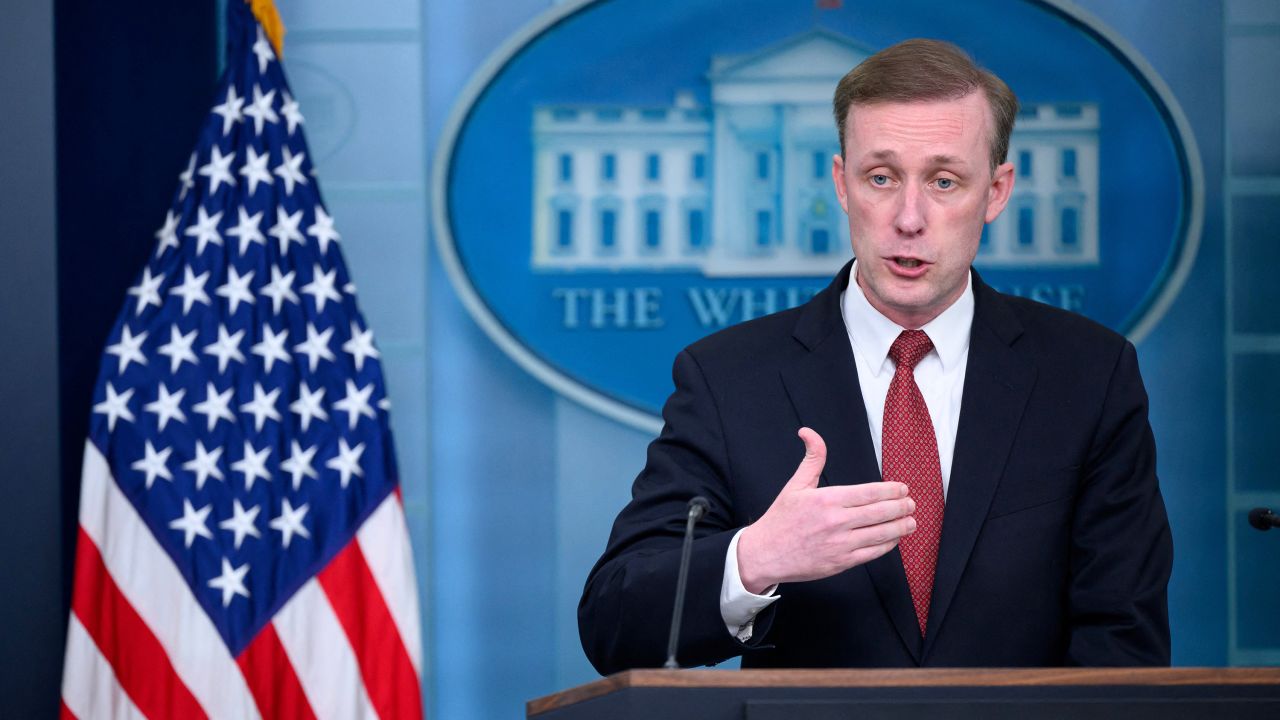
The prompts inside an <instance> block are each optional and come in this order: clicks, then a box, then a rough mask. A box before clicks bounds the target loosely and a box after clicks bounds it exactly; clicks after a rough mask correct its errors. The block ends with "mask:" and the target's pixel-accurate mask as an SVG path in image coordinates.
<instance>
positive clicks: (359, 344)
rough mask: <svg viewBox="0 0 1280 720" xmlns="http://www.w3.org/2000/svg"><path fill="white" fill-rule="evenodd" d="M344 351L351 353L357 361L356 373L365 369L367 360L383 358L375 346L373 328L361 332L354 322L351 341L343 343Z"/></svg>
mask: <svg viewBox="0 0 1280 720" xmlns="http://www.w3.org/2000/svg"><path fill="white" fill-rule="evenodd" d="M342 349H343V350H344V351H346V352H348V353H351V357H352V358H354V359H355V361H356V372H360V371H361V370H363V369H364V361H365V359H366V358H379V357H382V356H381V355H380V354H379V353H378V349H377V348H375V347H374V346H373V328H367V329H366V330H365V331H364V332H360V326H359V325H357V324H356V323H355V321H354V320H353V321H352V322H351V339H350V340H348V341H346V342H344V343H342Z"/></svg>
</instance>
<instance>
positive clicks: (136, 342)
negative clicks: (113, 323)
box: [107, 324, 147, 375]
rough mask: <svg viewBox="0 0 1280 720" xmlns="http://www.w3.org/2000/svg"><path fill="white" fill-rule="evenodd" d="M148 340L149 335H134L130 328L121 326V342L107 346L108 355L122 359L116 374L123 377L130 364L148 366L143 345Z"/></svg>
mask: <svg viewBox="0 0 1280 720" xmlns="http://www.w3.org/2000/svg"><path fill="white" fill-rule="evenodd" d="M146 339H147V333H146V332H143V333H142V334H140V335H134V334H133V333H132V332H130V331H129V326H128V325H127V324H126V325H121V326H120V342H118V343H115V344H114V345H108V346H107V353H108V354H109V355H115V356H116V357H117V358H119V359H120V362H119V364H118V366H117V370H116V372H117V373H118V374H121V375H123V374H124V371H125V369H126V368H128V367H129V363H131V362H136V363H138V364H139V365H146V364H147V356H146V355H144V354H143V353H142V343H143V342H144V341H145V340H146Z"/></svg>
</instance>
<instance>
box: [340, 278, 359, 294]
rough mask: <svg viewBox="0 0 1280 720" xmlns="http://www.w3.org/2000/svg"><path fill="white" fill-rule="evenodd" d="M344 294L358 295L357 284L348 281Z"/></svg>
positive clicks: (344, 286)
mask: <svg viewBox="0 0 1280 720" xmlns="http://www.w3.org/2000/svg"><path fill="white" fill-rule="evenodd" d="M342 292H344V293H346V294H348V295H355V294H356V284H355V283H353V282H351V281H347V284H346V285H343V286H342Z"/></svg>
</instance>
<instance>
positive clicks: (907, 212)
mask: <svg viewBox="0 0 1280 720" xmlns="http://www.w3.org/2000/svg"><path fill="white" fill-rule="evenodd" d="M990 115H991V114H990V112H989V110H988V107H987V101H986V98H985V97H984V96H983V95H982V93H980V92H974V93H970V94H969V95H966V96H965V97H963V98H959V99H957V100H941V101H928V102H911V103H877V104H873V105H862V106H856V107H853V108H850V110H849V116H848V117H847V118H846V119H845V155H844V157H838V156H837V157H836V158H835V162H834V164H833V166H832V177H833V179H834V180H835V184H836V194H837V195H838V196H839V198H840V205H841V206H842V207H843V208H844V211H845V213H847V214H848V216H849V236H850V238H851V239H852V241H853V254H854V255H855V256H856V257H857V258H858V276H857V278H856V279H857V283H858V285H859V286H860V287H861V288H862V290H863V292H864V293H865V294H866V296H867V300H869V301H870V302H871V305H872V306H873V307H874V308H876V309H877V310H879V311H880V312H881V313H882V314H883V315H884V316H885V317H887V318H889V319H890V320H892V321H894V322H895V323H897V324H898V325H901V326H903V327H906V328H918V327H920V326H921V325H924V324H925V323H927V322H929V321H930V320H932V319H934V318H935V317H937V316H938V315H939V314H940V313H941V312H942V311H943V310H945V309H947V307H949V306H950V305H951V303H953V302H955V301H956V299H957V298H959V297H960V295H961V294H962V293H963V292H964V288H965V283H966V281H967V274H968V272H969V266H970V264H971V263H972V262H973V258H974V256H975V255H976V254H977V253H978V242H979V240H980V238H981V237H982V227H983V224H984V223H988V222H991V221H993V220H995V219H996V217H997V216H998V215H999V214H1000V211H1002V210H1003V209H1004V206H1005V204H1006V203H1007V202H1008V201H1009V193H1010V192H1011V191H1012V190H1013V165H1012V164H1010V163H1005V164H1003V165H1001V166H999V167H997V168H996V170H995V173H992V172H991V164H990V162H991V122H992V121H991V117H990Z"/></svg>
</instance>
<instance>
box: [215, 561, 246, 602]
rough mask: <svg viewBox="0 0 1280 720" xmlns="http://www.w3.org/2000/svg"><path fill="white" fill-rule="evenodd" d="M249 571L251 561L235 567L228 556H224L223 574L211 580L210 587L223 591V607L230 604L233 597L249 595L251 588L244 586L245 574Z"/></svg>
mask: <svg viewBox="0 0 1280 720" xmlns="http://www.w3.org/2000/svg"><path fill="white" fill-rule="evenodd" d="M248 573H249V563H245V564H244V565H241V566H240V567H238V568H233V567H231V563H230V562H229V561H228V560H227V559H226V558H222V574H221V575H219V576H218V577H216V578H214V579H212V580H210V581H209V587H211V588H213V589H214V590H221V591H222V607H226V606H228V605H230V604H231V598H233V597H235V596H236V595H241V596H243V597H249V589H248V588H246V587H245V586H244V576H245V575H247V574H248Z"/></svg>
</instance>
